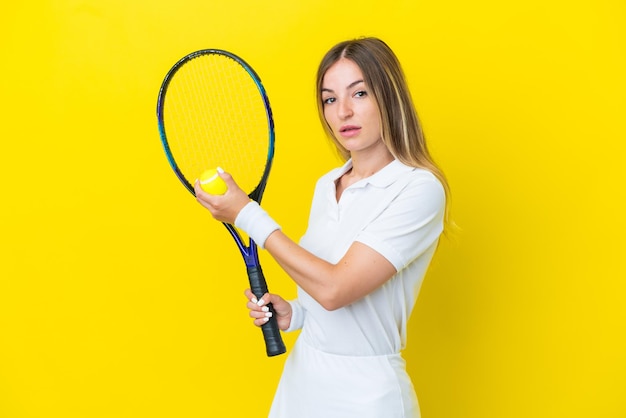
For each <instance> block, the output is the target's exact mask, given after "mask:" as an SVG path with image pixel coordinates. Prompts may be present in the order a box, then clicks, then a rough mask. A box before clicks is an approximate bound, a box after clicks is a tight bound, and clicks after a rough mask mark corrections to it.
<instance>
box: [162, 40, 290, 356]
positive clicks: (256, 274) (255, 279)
mask: <svg viewBox="0 0 626 418" xmlns="http://www.w3.org/2000/svg"><path fill="white" fill-rule="evenodd" d="M210 54H216V55H222V56H225V57H227V58H230V59H232V60H233V61H235V62H236V63H238V64H239V65H240V66H241V67H242V68H243V69H244V70H246V72H247V73H248V74H249V75H250V77H251V78H252V80H253V81H254V83H255V85H256V87H257V89H258V91H259V94H260V95H261V98H262V99H263V105H264V107H265V113H266V117H267V125H268V140H269V145H268V152H267V157H266V164H265V168H264V171H263V174H262V176H261V179H260V181H259V183H258V184H257V186H256V187H255V188H254V190H252V192H250V193H249V194H248V197H250V199H252V200H254V201H256V202H257V203H259V204H260V203H261V199H262V198H263V193H264V192H265V187H266V185H267V179H268V178H269V174H270V171H271V168H272V161H273V159H274V143H275V133H274V119H273V115H272V108H271V106H270V102H269V98H268V96H267V93H266V91H265V87H263V84H262V82H261V78H260V77H259V75H258V74H257V73H256V72H255V71H254V69H253V68H252V67H251V66H250V65H249V64H248V63H247V62H246V61H244V60H243V59H242V58H241V57H239V56H237V55H235V54H233V53H232V52H229V51H225V50H222V49H201V50H198V51H195V52H192V53H190V54H187V55H186V56H184V57H183V58H181V59H180V60H178V62H176V64H174V66H172V68H171V69H170V70H169V71H168V72H167V74H166V75H165V78H164V80H163V83H162V84H161V88H160V90H159V96H158V100H157V120H158V127H159V136H160V138H161V143H162V145H163V148H164V150H165V154H166V156H167V160H168V162H169V165H170V167H171V168H172V170H173V171H174V173H175V174H176V177H178V179H179V180H180V182H181V183H182V184H183V186H185V188H186V189H187V190H188V191H189V192H190V193H191V194H192V195H193V196H195V195H196V194H195V190H194V187H193V184H192V183H191V182H190V181H189V180H188V179H187V178H186V177H185V175H184V174H183V172H182V171H181V170H180V168H179V166H178V164H177V163H176V159H175V158H174V155H173V153H172V150H171V148H170V146H169V144H168V140H167V135H166V132H165V119H164V114H165V108H166V106H165V98H166V96H167V88H168V86H169V84H170V81H171V80H172V79H173V77H174V75H175V74H176V73H177V72H178V70H180V69H181V68H182V67H183V66H184V65H185V64H187V63H188V62H190V61H192V60H194V59H196V58H199V57H202V56H205V55H210ZM222 224H223V225H224V226H225V227H226V229H227V230H228V232H229V233H230V235H231V236H232V238H233V240H234V241H235V243H236V244H237V247H238V249H239V251H240V253H241V255H242V257H243V260H244V262H245V264H246V272H247V274H248V278H249V281H250V286H251V290H252V293H254V294H255V296H256V297H257V298H260V297H261V296H263V295H264V294H265V293H266V292H267V291H268V289H267V284H266V281H265V278H264V276H263V272H262V270H261V263H260V260H259V253H258V246H257V244H256V243H255V242H254V240H253V239H252V238H248V242H249V243H248V245H246V243H245V241H244V238H243V237H242V236H241V234H240V233H239V232H238V231H237V229H236V228H235V226H234V225H231V224H229V223H227V222H222ZM268 307H269V309H270V312H272V313H273V314H274V315H273V316H272V317H271V318H270V320H269V321H268V322H267V323H266V324H264V325H263V326H262V327H261V328H262V330H263V334H264V337H265V343H266V348H267V355H268V356H270V357H271V356H275V355H279V354H283V353H285V352H286V348H285V345H284V343H283V341H282V338H281V336H280V330H279V329H278V324H277V322H276V313H275V312H274V309H273V307H272V306H271V304H268Z"/></svg>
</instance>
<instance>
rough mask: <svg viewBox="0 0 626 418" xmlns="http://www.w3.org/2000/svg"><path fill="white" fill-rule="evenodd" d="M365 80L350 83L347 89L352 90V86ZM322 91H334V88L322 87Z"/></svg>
mask: <svg viewBox="0 0 626 418" xmlns="http://www.w3.org/2000/svg"><path fill="white" fill-rule="evenodd" d="M363 82H364V81H363V80H356V81H353V82H352V83H350V84H349V85H348V87H346V90H350V89H351V88H352V87H354V86H356V85H357V84H359V83H363ZM322 92H328V93H334V90H332V89H327V88H324V87H322Z"/></svg>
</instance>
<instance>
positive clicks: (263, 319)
mask: <svg viewBox="0 0 626 418" xmlns="http://www.w3.org/2000/svg"><path fill="white" fill-rule="evenodd" d="M261 320H262V321H263V322H267V321H269V320H270V319H269V318H262V319H261Z"/></svg>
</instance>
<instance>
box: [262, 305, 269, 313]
mask: <svg viewBox="0 0 626 418" xmlns="http://www.w3.org/2000/svg"><path fill="white" fill-rule="evenodd" d="M261 310H262V311H263V312H269V310H270V308H268V307H267V306H264V307H262V308H261Z"/></svg>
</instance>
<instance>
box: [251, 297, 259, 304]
mask: <svg viewBox="0 0 626 418" xmlns="http://www.w3.org/2000/svg"><path fill="white" fill-rule="evenodd" d="M250 302H252V303H257V302H258V300H256V298H255V297H253V298H252V299H250Z"/></svg>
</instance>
